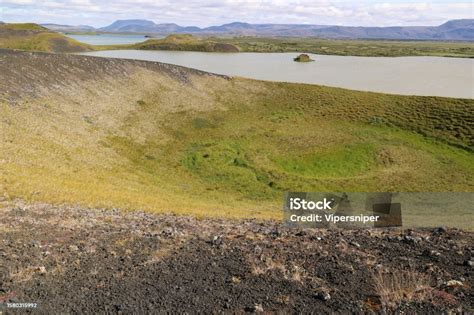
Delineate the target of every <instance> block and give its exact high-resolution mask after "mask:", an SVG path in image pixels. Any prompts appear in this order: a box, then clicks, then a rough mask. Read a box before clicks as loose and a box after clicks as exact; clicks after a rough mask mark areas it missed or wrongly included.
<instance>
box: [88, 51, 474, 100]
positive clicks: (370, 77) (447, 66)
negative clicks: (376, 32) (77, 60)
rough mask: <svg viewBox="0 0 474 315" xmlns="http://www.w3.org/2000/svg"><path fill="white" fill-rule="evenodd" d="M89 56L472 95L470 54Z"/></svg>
mask: <svg viewBox="0 0 474 315" xmlns="http://www.w3.org/2000/svg"><path fill="white" fill-rule="evenodd" d="M83 54H84V55H89V56H100V57H113V58H128V59H139V60H149V61H159V62H164V63H170V64H176V65H180V66H185V67H190V68H195V69H200V70H204V71H208V72H213V73H219V74H225V75H230V76H241V77H247V78H252V79H258V80H270V81H283V82H296V83H309V84H319V85H327V86H334V87H342V88H348V89H353V90H362V91H373V92H383V93H391V94H404V95H426V96H446V97H459V98H473V91H474V89H473V86H474V74H473V73H474V59H467V58H446V57H353V56H324V55H314V54H310V56H311V58H312V59H314V60H315V61H314V62H309V63H298V62H294V61H293V58H294V57H296V56H297V54H296V53H205V52H178V51H143V50H110V51H95V52H88V53H83Z"/></svg>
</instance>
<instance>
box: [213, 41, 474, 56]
mask: <svg viewBox="0 0 474 315" xmlns="http://www.w3.org/2000/svg"><path fill="white" fill-rule="evenodd" d="M214 40H216V41H222V42H225V43H228V44H232V45H235V46H237V47H239V49H240V51H245V52H307V53H314V54H321V55H340V56H375V57H379V56H380V57H398V56H446V57H468V58H474V43H472V42H430V41H387V40H333V39H319V38H261V37H236V38H220V39H214Z"/></svg>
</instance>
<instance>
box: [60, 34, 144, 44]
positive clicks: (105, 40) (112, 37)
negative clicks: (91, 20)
mask: <svg viewBox="0 0 474 315" xmlns="http://www.w3.org/2000/svg"><path fill="white" fill-rule="evenodd" d="M65 35H66V36H67V37H70V38H73V39H75V40H77V41H80V42H82V43H86V44H89V45H124V44H136V43H140V42H144V41H146V40H147V39H149V38H146V37H145V35H136V34H97V35H74V34H65Z"/></svg>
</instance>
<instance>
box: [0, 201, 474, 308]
mask: <svg viewBox="0 0 474 315" xmlns="http://www.w3.org/2000/svg"><path fill="white" fill-rule="evenodd" d="M15 209H22V211H16V210H15ZM12 210H13V211H12ZM0 231H1V233H2V238H1V239H0V303H3V302H13V301H16V302H33V303H38V305H39V309H38V311H39V312H40V313H44V314H52V313H80V314H97V313H124V314H129V313H159V312H161V313H182V312H185V313H220V312H229V313H243V312H246V311H248V312H254V313H261V312H269V313H274V312H281V313H313V312H315V310H317V312H318V313H322V314H324V313H327V314H331V313H360V314H362V313H364V314H365V313H374V312H375V313H380V312H387V313H392V312H395V313H401V312H403V313H450V312H458V313H462V312H469V311H470V310H472V307H473V305H472V301H473V299H472V297H473V294H474V293H473V289H472V288H473V287H474V280H473V277H472V257H471V255H472V252H473V250H474V248H473V245H472V244H474V235H473V233H470V232H461V231H458V230H451V229H446V230H445V231H443V233H433V231H432V230H413V231H410V232H409V233H407V234H404V233H402V232H401V231H400V230H383V229H382V230H371V231H350V230H337V229H319V230H304V231H301V230H292V229H288V228H285V227H283V226H282V225H281V224H280V223H277V222H273V221H268V222H257V221H255V220H247V221H230V220H222V219H220V220H217V219H212V220H211V219H200V220H197V219H195V218H192V217H180V216H172V215H152V214H147V213H143V212H124V213H122V212H120V211H118V210H103V209H82V208H77V207H65V206H64V207H55V206H50V205H46V204H35V205H27V204H22V203H21V202H17V203H16V204H7V203H4V206H3V207H1V206H0ZM276 232H277V233H276ZM408 234H409V235H408ZM407 236H408V237H409V239H410V238H411V239H416V241H413V240H411V239H410V240H409V241H407V240H406V239H407V238H406V237H407ZM397 237H400V239H397ZM418 238H419V239H420V240H418ZM432 252H436V253H440V254H439V255H438V254H431V253H432ZM425 253H427V254H426V255H425ZM397 283H400V284H401V287H397ZM400 292H404V293H403V294H400Z"/></svg>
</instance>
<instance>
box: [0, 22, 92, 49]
mask: <svg viewBox="0 0 474 315" xmlns="http://www.w3.org/2000/svg"><path fill="white" fill-rule="evenodd" d="M0 48H9V49H21V50H31V51H45V52H81V51H89V50H92V48H91V47H90V46H89V45H87V44H83V43H80V42H78V41H76V40H73V39H71V38H69V37H67V36H64V35H62V34H60V33H56V32H53V31H50V30H48V29H47V28H44V27H42V26H40V25H37V24H34V23H21V24H0Z"/></svg>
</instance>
